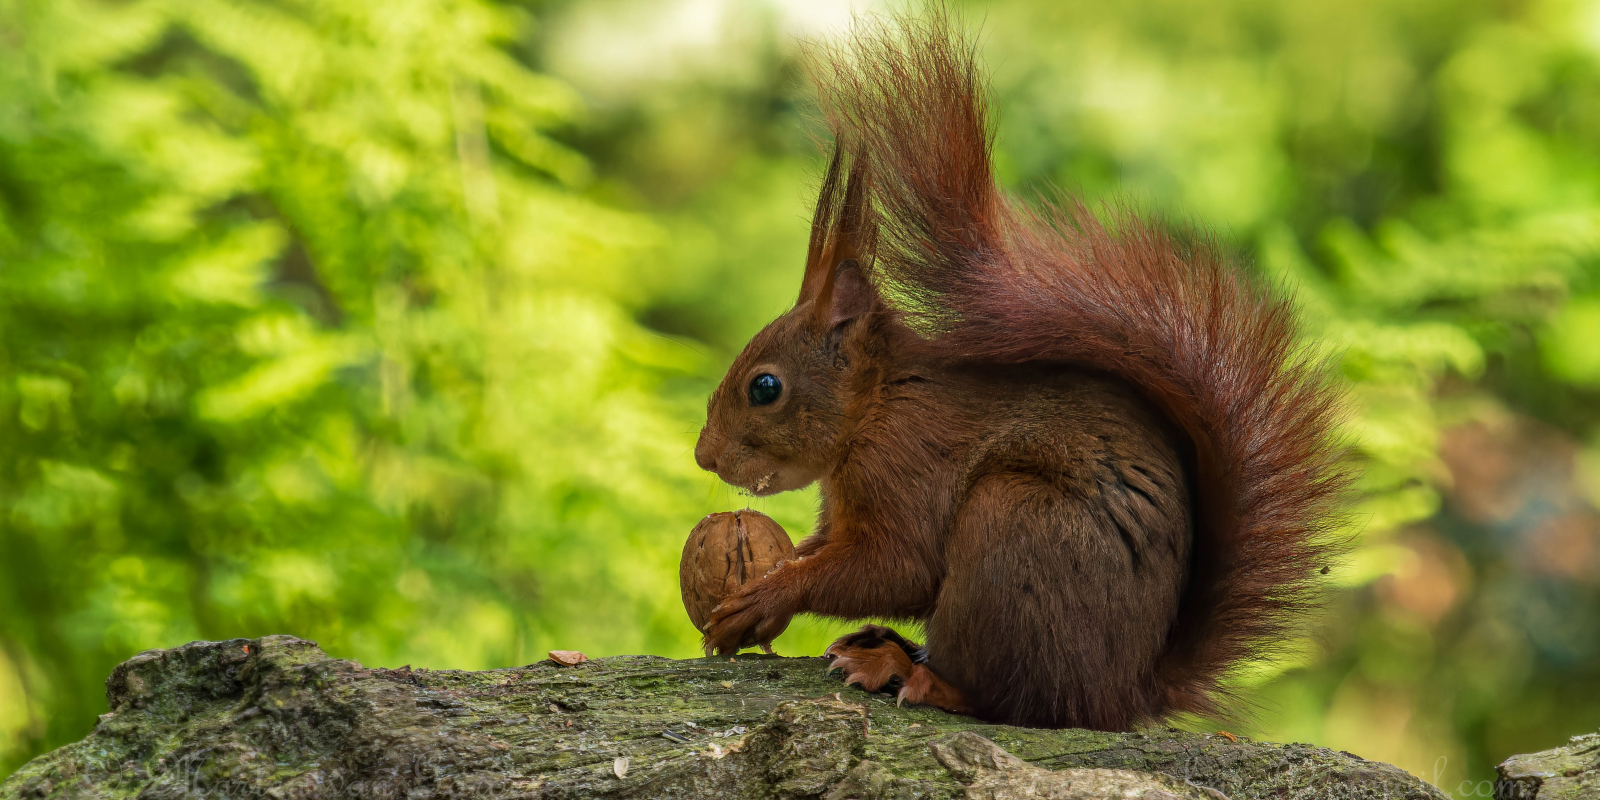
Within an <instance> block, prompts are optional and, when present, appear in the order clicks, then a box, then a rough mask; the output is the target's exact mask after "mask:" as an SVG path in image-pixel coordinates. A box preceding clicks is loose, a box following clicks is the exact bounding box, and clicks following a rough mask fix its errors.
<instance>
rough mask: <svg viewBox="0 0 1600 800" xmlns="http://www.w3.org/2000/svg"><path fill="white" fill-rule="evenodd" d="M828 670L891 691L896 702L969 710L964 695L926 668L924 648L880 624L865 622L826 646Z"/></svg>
mask: <svg viewBox="0 0 1600 800" xmlns="http://www.w3.org/2000/svg"><path fill="white" fill-rule="evenodd" d="M823 656H824V657H825V658H828V659H829V660H830V663H829V665H828V671H829V672H833V671H834V670H838V671H840V672H843V673H844V682H845V683H846V684H847V685H848V684H856V685H857V686H860V687H861V688H862V689H865V690H867V691H869V692H877V691H884V692H888V693H890V694H893V695H895V703H896V705H899V704H902V703H912V704H916V705H929V706H933V707H935V708H942V709H944V710H945V711H949V712H952V713H956V714H971V713H972V710H973V709H972V706H971V704H970V703H969V702H968V701H967V698H966V695H965V694H964V693H963V692H962V691H961V690H960V689H957V688H956V687H954V686H952V685H950V684H949V683H948V682H946V681H945V680H944V679H943V678H940V677H939V676H938V675H935V674H934V673H933V670H930V669H928V667H927V665H926V664H925V663H923V662H925V661H927V660H928V655H927V651H925V650H923V648H922V646H921V645H918V644H917V643H915V642H912V641H910V640H908V639H906V638H905V637H903V636H901V635H900V634H898V633H895V632H894V631H892V630H890V629H888V628H885V627H883V626H881V625H867V626H864V627H862V629H861V630H859V631H856V632H855V633H852V634H849V635H847V636H843V637H841V638H840V639H839V640H838V641H836V642H834V643H833V644H831V645H829V646H828V649H827V650H826V651H825V652H824V653H823Z"/></svg>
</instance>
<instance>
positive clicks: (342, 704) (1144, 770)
mask: <svg viewBox="0 0 1600 800" xmlns="http://www.w3.org/2000/svg"><path fill="white" fill-rule="evenodd" d="M107 698H108V701H109V703H110V706H111V712H110V713H108V714H106V715H104V716H102V717H101V719H100V722H99V724H98V725H97V726H96V727H95V729H94V731H93V732H92V733H90V734H89V735H88V736H87V737H86V738H85V739H84V740H83V741H81V742H78V743H76V744H71V745H67V746H65V747H62V748H60V749H59V750H56V751H54V752H52V753H48V754H46V755H43V756H40V757H39V758H37V759H35V760H33V761H32V762H29V763H28V764H27V765H25V766H24V767H23V768H22V769H21V770H19V771H18V772H17V773H16V774H14V775H12V776H11V777H10V778H8V779H7V780H6V781H5V782H4V783H3V784H0V798H4V799H9V798H40V797H106V798H111V797H132V796H139V797H148V798H163V797H184V796H195V795H205V796H227V797H258V796H266V797H274V798H323V797H329V798H331V797H358V798H399V797H407V798H425V797H441V798H443V797H486V798H487V797H496V798H498V797H506V798H509V797H550V798H556V797H560V798H587V797H607V798H705V797H729V798H826V799H827V800H846V799H847V798H858V800H878V799H887V798H930V799H933V798H962V797H986V798H996V799H997V800H998V799H1000V798H1007V797H1020V796H1034V797H1060V798H1069V797H1078V796H1091V795H1082V794H1072V793H1071V792H1074V791H1078V790H1080V789H1083V787H1085V786H1091V785H1101V784H1097V783H1093V782H1094V781H1113V782H1115V781H1121V782H1122V783H1119V784H1115V785H1118V786H1121V785H1124V784H1125V785H1126V786H1127V787H1138V786H1145V787H1146V789H1139V790H1138V791H1140V792H1144V795H1143V796H1147V797H1162V796H1170V797H1174V798H1178V797H1195V798H1202V797H1213V798H1214V797H1215V794H1214V793H1221V794H1222V795H1224V796H1226V797H1229V798H1234V799H1235V800H1240V799H1241V798H1258V797H1259V798H1266V797H1274V798H1276V797H1302V796H1303V797H1317V798H1388V799H1389V800H1399V799H1400V798H1417V799H1418V800H1422V799H1423V798H1427V799H1428V800H1437V799H1439V798H1443V797H1444V795H1442V794H1440V793H1439V792H1438V790H1436V789H1434V788H1433V787H1431V786H1429V785H1427V784H1426V783H1424V782H1422V781H1421V780H1419V779H1417V778H1415V777H1413V776H1410V775H1408V774H1406V773H1404V772H1402V771H1400V770H1398V769H1396V768H1394V767H1392V766H1389V765H1386V764H1379V763H1375V762H1369V761H1364V760H1362V759H1359V758H1356V757H1354V756H1351V755H1348V754H1344V753H1336V752H1332V751H1329V750H1326V749H1322V748H1317V747H1311V746H1309V745H1299V744H1291V745H1277V744H1269V743H1262V742H1252V741H1248V740H1244V739H1240V740H1239V741H1232V740H1230V739H1229V738H1227V737H1223V736H1220V735H1214V734H1197V733H1184V732H1179V731H1173V730H1149V731H1143V732H1137V733H1098V732H1093V731H1084V730H1034V729H1026V728H1014V727H1009V726H1004V725H988V724H984V723H981V722H978V721H976V720H973V719H969V718H965V717H959V716H953V715H950V714H945V713H943V712H940V711H937V710H934V709H929V708H912V707H907V708H899V707H896V706H895V705H894V703H893V702H892V700H891V699H889V698H887V697H885V696H882V695H872V694H867V693H865V692H862V691H859V690H857V689H854V688H849V687H845V686H842V685H840V683H839V682H838V679H837V678H833V677H829V676H828V675H827V674H826V664H825V662H823V661H821V660H819V659H812V658H779V657H775V656H756V655H751V656H740V657H738V658H736V659H731V660H730V659H726V658H716V659H694V660H687V661H675V660H671V659H666V658H659V657H653V656H621V657H615V658H602V659H595V660H592V661H589V662H587V663H584V664H580V665H578V666H576V667H563V666H559V665H557V664H555V663H554V662H543V663H539V664H533V665H530V666H526V667H518V668H513V669H501V670H490V671H485V672H458V671H449V670H440V671H430V670H422V669H406V668H402V669H398V670H393V669H377V668H373V669H369V668H364V667H362V666H361V665H360V664H357V663H355V662H352V661H345V660H339V659H332V658H329V657H328V656H327V655H325V654H324V653H323V652H322V651H321V650H319V649H318V648H317V647H316V645H315V644H313V643H311V642H306V641H302V640H299V639H295V638H293V637H288V636H269V637H265V638H262V639H253V640H247V639H235V640H232V641H227V642H195V643H192V644H189V645H185V646H183V647H179V648H175V649H172V650H156V651H150V652H147V653H142V654H140V655H138V656H136V657H135V658H133V659H131V660H129V661H127V662H126V663H124V664H122V665H120V666H118V667H117V668H116V670H115V671H114V672H113V673H112V675H111V677H110V679H108V680H107ZM621 759H626V761H625V762H623V761H621ZM1141 781H1142V783H1141ZM1104 785H1105V786H1112V785H1113V784H1112V783H1105V784H1104ZM1074 786H1076V787H1077V789H1074V788H1073V787H1074ZM1151 787H1154V788H1151ZM1207 790H1212V792H1214V793H1211V792H1207ZM1105 791H1110V790H1109V789H1107V790H1105ZM1119 791H1121V790H1119ZM1127 791H1129V792H1132V791H1134V789H1133V788H1128V789H1127ZM1030 792H1031V794H1029V793H1030ZM1150 792H1161V793H1163V794H1151V793H1150ZM1126 796H1140V795H1139V794H1128V795H1126Z"/></svg>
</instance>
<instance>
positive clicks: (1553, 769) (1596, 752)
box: [1494, 733, 1600, 800]
mask: <svg viewBox="0 0 1600 800" xmlns="http://www.w3.org/2000/svg"><path fill="white" fill-rule="evenodd" d="M1495 769H1496V770H1497V771H1498V772H1499V773H1500V778H1499V780H1497V781H1496V782H1495V785H1494V796H1495V800H1594V798H1597V797H1600V733H1591V734H1589V735H1587V736H1574V737H1572V741H1570V742H1568V743H1567V744H1565V745H1563V746H1561V747H1557V748H1555V749H1554V750H1545V751H1543V752H1539V753H1530V754H1528V755H1522V756H1512V757H1510V758H1508V759H1506V760H1505V761H1503V762H1501V764H1500V766H1498V767H1496V768H1495Z"/></svg>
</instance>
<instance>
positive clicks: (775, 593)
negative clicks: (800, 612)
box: [705, 576, 795, 656]
mask: <svg viewBox="0 0 1600 800" xmlns="http://www.w3.org/2000/svg"><path fill="white" fill-rule="evenodd" d="M794 614H795V612H794V604H793V603H792V602H790V601H789V598H788V593H787V592H786V591H785V587H783V586H782V585H781V584H780V583H778V582H777V581H773V580H772V579H771V577H770V576H769V577H768V578H764V579H762V580H759V581H756V582H754V583H747V584H745V585H744V586H743V587H740V589H739V591H738V592H736V593H734V594H731V595H729V596H728V597H726V598H724V599H723V601H722V603H721V604H719V605H718V606H717V607H716V608H714V609H712V610H711V619H710V620H709V621H707V622H706V635H705V649H706V655H708V656H709V655H711V654H712V653H716V654H717V655H722V656H731V655H733V654H734V653H737V652H739V649H740V648H744V647H754V646H756V645H760V646H761V648H762V649H763V650H766V651H767V652H768V653H770V652H772V647H771V644H772V640H773V639H776V638H778V634H780V633H783V630H784V629H785V628H787V627H789V620H790V619H791V618H792V617H794Z"/></svg>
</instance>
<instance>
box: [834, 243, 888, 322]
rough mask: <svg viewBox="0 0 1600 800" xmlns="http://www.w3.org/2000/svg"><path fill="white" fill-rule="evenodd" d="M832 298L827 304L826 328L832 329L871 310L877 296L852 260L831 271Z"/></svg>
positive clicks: (859, 267) (845, 261)
mask: <svg viewBox="0 0 1600 800" xmlns="http://www.w3.org/2000/svg"><path fill="white" fill-rule="evenodd" d="M832 283H833V286H832V290H833V297H831V298H830V299H829V302H828V328H829V329H832V328H835V327H837V326H839V325H840V324H842V323H845V322H849V321H850V320H853V319H855V318H856V317H859V316H861V315H862V314H865V313H867V312H868V311H871V310H872V304H873V303H875V302H877V299H878V295H877V293H876V292H874V291H873V290H872V284H871V283H869V282H868V281H867V276H866V275H864V274H862V272H861V265H860V264H859V263H857V262H856V260H855V259H853V258H847V259H845V260H843V261H841V262H839V266H838V267H837V268H835V269H834V271H833V281H832Z"/></svg>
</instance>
